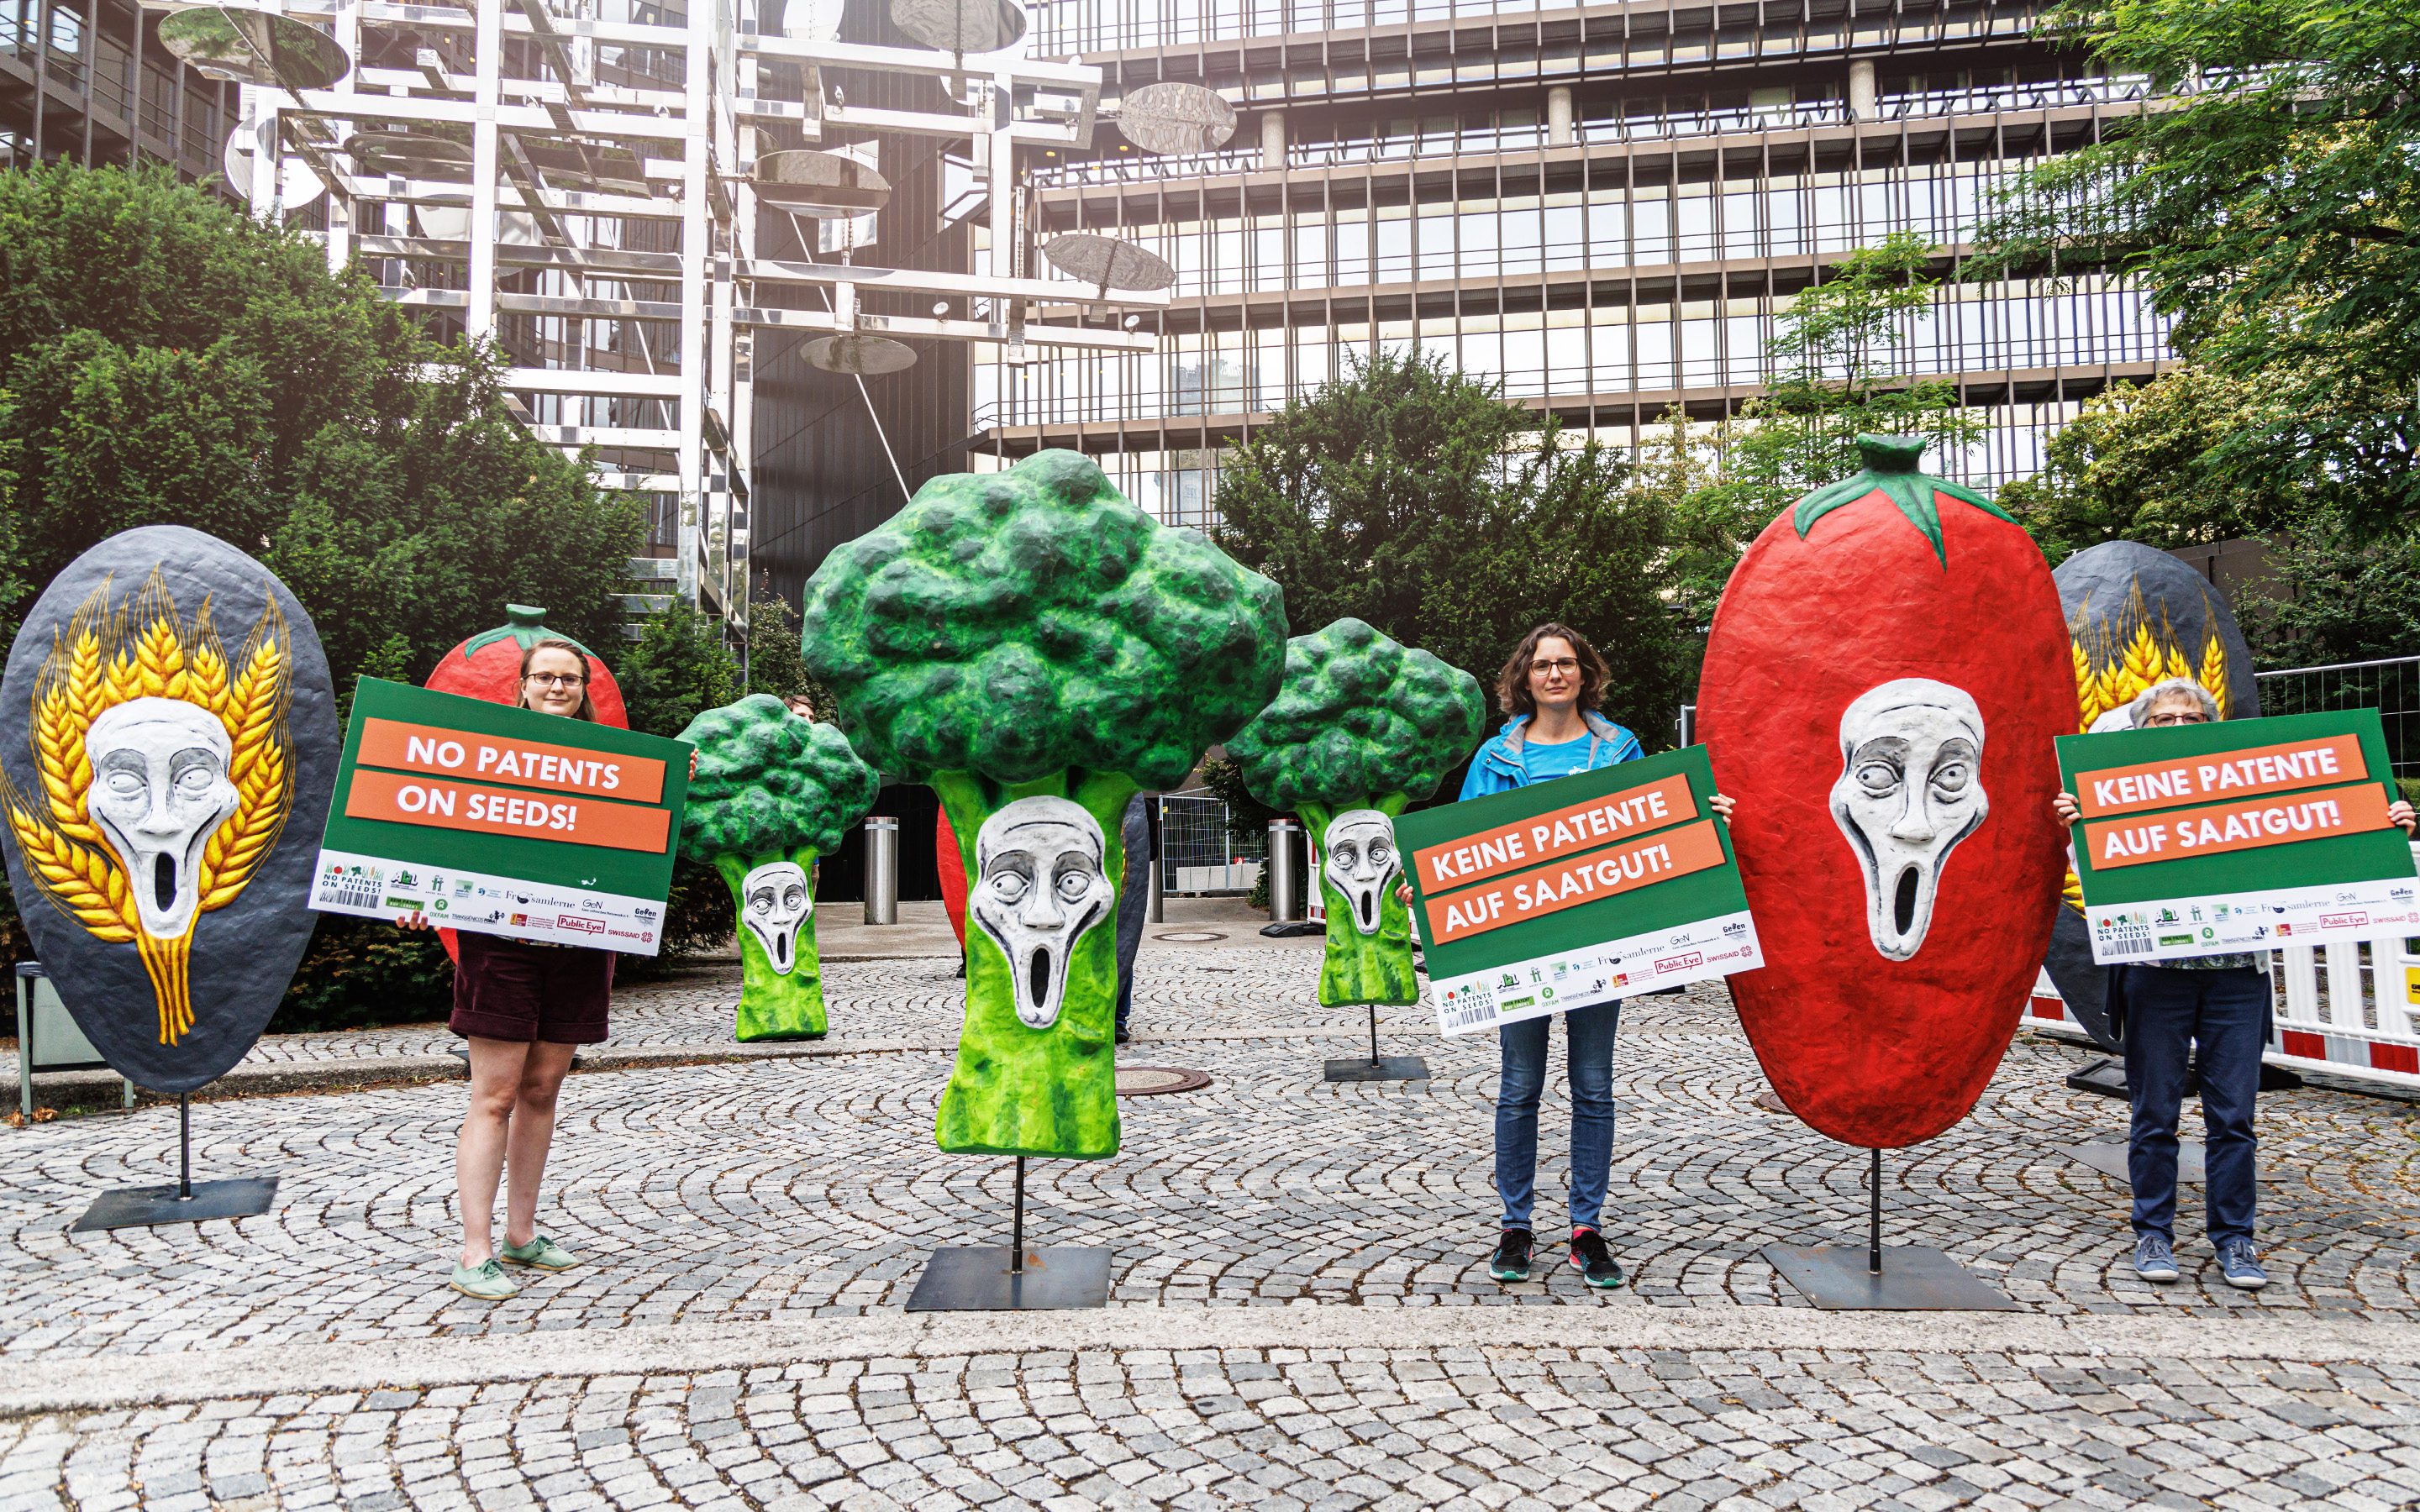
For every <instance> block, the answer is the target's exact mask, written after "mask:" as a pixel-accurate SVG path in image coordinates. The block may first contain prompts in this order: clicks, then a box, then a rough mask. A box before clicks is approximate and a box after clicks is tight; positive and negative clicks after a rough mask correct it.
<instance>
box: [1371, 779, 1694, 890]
mask: <svg viewBox="0 0 2420 1512" xmlns="http://www.w3.org/2000/svg"><path fill="white" fill-rule="evenodd" d="M1696 817H1698V800H1697V799H1696V798H1695V797H1694V796H1692V795H1691V794H1690V792H1689V779H1688V778H1686V777H1685V776H1683V775H1682V774H1680V773H1678V772H1675V773H1674V774H1672V775H1671V776H1670V777H1667V778H1665V779H1661V780H1660V781H1655V782H1649V783H1644V784H1642V785H1640V786H1638V787H1635V788H1629V789H1626V790H1624V791H1622V792H1620V793H1613V794H1607V795H1606V796H1604V797H1601V798H1590V799H1589V800H1588V801H1587V802H1585V803H1575V804H1572V805H1570V806H1568V807H1566V808H1561V809H1557V810H1551V811H1550V812H1547V813H1542V814H1533V815H1531V816H1530V817H1529V818H1527V819H1522V820H1517V821H1515V822H1514V823H1512V824H1509V825H1498V826H1497V827H1496V828H1494V829H1491V830H1488V831H1487V832H1485V833H1484V834H1479V835H1471V836H1467V837H1465V838H1464V839H1462V840H1458V841H1453V842H1452V843H1451V844H1448V845H1435V846H1430V847H1428V848H1427V849H1424V850H1416V851H1414V852H1413V853H1412V864H1413V866H1414V867H1415V868H1416V869H1418V871H1419V876H1420V882H1421V884H1422V887H1423V888H1424V889H1434V890H1438V891H1442V890H1444V889H1446V888H1450V887H1468V886H1470V885H1471V884H1473V883H1477V882H1481V881H1484V880H1486V879H1487V878H1489V877H1493V876H1501V875H1503V874H1505V873H1507V872H1520V871H1526V870H1528V868H1530V867H1533V866H1540V865H1543V864H1544V863H1545V862H1548V861H1552V860H1555V859H1558V858H1559V857H1561V856H1574V855H1577V854H1578V853H1580V852H1582V851H1589V850H1594V849H1595V848H1597V847H1598V846H1600V845H1605V844H1609V843H1611V842H1613V841H1621V840H1625V839H1628V838H1630V837H1631V836H1634V835H1642V834H1646V833H1648V832H1650V831H1652V830H1656V829H1661V828H1663V827H1664V826H1665V825H1675V824H1679V823H1680V822H1682V821H1683V820H1685V819H1695V818H1696Z"/></svg>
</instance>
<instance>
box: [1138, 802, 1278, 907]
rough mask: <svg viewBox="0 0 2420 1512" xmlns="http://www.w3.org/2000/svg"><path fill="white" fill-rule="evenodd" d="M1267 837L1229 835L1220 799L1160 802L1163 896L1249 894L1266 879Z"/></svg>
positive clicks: (1227, 822)
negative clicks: (1263, 867) (1263, 872)
mask: <svg viewBox="0 0 2420 1512" xmlns="http://www.w3.org/2000/svg"><path fill="white" fill-rule="evenodd" d="M1267 848H1268V841H1267V839H1266V838H1265V837H1264V836H1254V835H1237V834H1231V833H1230V832H1229V815H1228V811H1227V806H1226V805H1225V804H1224V803H1222V802H1220V801H1219V800H1218V799H1217V798H1204V797H1197V796H1194V795H1190V794H1173V793H1171V794H1164V795H1161V797H1160V800H1159V865H1160V876H1159V887H1160V891H1162V892H1163V893H1231V892H1249V891H1251V890H1252V884H1254V883H1255V882H1258V881H1259V880H1260V876H1261V857H1262V854H1263V853H1264V851H1265V850H1266V849H1267Z"/></svg>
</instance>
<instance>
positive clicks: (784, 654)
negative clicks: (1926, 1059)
mask: <svg viewBox="0 0 2420 1512" xmlns="http://www.w3.org/2000/svg"><path fill="white" fill-rule="evenodd" d="M748 691H750V692H751V693H770V694H772V695H773V696H774V697H775V698H779V699H786V698H790V697H793V696H803V697H804V698H805V699H806V700H807V702H810V703H813V704H814V706H815V717H817V718H819V719H823V718H830V717H831V708H832V704H831V693H830V691H829V690H828V689H826V688H825V687H824V686H823V685H822V684H821V683H818V682H816V681H815V679H814V673H813V672H810V671H807V662H806V658H805V657H804V656H801V655H800V654H799V615H798V611H797V610H796V609H792V608H790V605H789V602H788V600H786V599H783V598H782V597H780V596H779V595H777V594H767V595H766V596H764V597H763V598H757V599H752V600H750V602H749V605H748Z"/></svg>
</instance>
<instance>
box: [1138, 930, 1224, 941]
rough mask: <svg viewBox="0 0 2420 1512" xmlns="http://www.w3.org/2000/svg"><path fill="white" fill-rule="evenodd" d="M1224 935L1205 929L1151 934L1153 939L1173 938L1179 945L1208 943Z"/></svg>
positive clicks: (1221, 938) (1220, 938)
mask: <svg viewBox="0 0 2420 1512" xmlns="http://www.w3.org/2000/svg"><path fill="white" fill-rule="evenodd" d="M1226 937H1227V936H1225V935H1224V934H1220V933H1216V932H1215V931H1212V930H1206V929H1194V930H1171V931H1169V932H1168V933H1164V934H1155V935H1153V936H1152V938H1153V939H1155V940H1174V941H1175V942H1176V943H1178V944H1179V945H1208V944H1209V943H1211V942H1212V941H1213V940H1223V939H1225V938H1226Z"/></svg>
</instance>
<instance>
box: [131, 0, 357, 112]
mask: <svg viewBox="0 0 2420 1512" xmlns="http://www.w3.org/2000/svg"><path fill="white" fill-rule="evenodd" d="M160 45H161V46H163V47H164V48H166V49H167V50H168V51H169V52H171V53H173V54H176V55H177V56H178V57H179V58H181V59H183V60H184V61H185V62H187V63H190V64H192V65H193V66H194V68H195V69H199V70H200V71H201V72H202V73H203V74H205V75H207V76H208V77H209V78H212V79H225V80H229V81H231V82H233V83H236V84H256V85H269V86H271V87H272V88H282V89H290V90H294V91H296V92H297V93H300V92H301V91H302V90H305V89H325V88H327V87H328V86H329V85H333V84H334V83H335V82H336V81H337V80H339V79H341V78H343V77H344V76H345V75H346V74H348V73H349V72H351V71H352V67H353V62H352V59H351V58H350V57H349V56H348V55H347V54H346V53H345V50H344V48H343V47H341V46H339V45H338V44H337V42H336V39H334V38H333V37H331V36H329V35H328V34H327V33H326V32H323V31H320V30H318V28H316V27H312V26H306V25H304V24H303V23H301V22H299V21H295V20H293V19H292V18H290V17H287V16H272V15H270V14H268V13H267V12H265V11H259V10H253V9H250V8H242V7H237V6H197V7H195V8H193V9H191V10H179V11H178V12H176V13H175V14H174V15H169V16H163V17H162V18H161V19H160Z"/></svg>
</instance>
